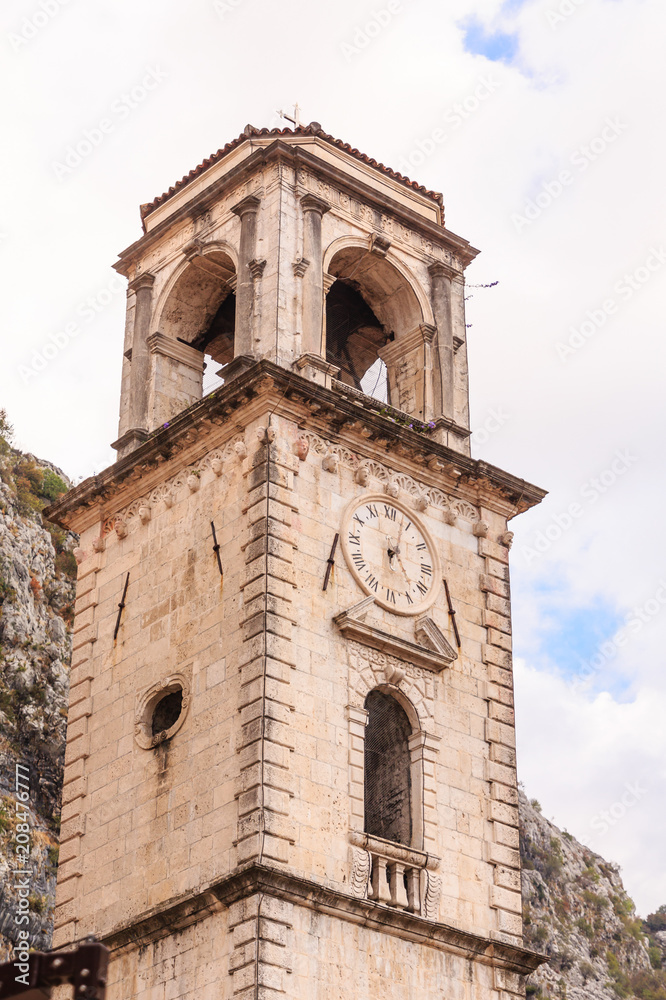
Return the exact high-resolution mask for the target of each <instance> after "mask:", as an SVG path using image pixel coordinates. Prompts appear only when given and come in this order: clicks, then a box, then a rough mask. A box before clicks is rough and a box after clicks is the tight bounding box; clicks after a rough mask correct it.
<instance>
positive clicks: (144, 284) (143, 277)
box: [127, 271, 155, 292]
mask: <svg viewBox="0 0 666 1000" xmlns="http://www.w3.org/2000/svg"><path fill="white" fill-rule="evenodd" d="M154 284H155V275H154V274H151V273H150V272H149V271H143V272H142V273H141V274H137V276H136V278H134V279H133V280H132V281H130V283H129V285H128V286H127V287H128V288H129V290H130V291H131V292H139V291H141V289H142V288H152V287H153V285H154Z"/></svg>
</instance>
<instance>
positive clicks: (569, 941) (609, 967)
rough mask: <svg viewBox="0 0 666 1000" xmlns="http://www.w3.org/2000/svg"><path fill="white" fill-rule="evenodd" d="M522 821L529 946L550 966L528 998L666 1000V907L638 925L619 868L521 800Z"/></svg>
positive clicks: (534, 803) (535, 977)
mask: <svg viewBox="0 0 666 1000" xmlns="http://www.w3.org/2000/svg"><path fill="white" fill-rule="evenodd" d="M520 818H521V826H522V831H521V838H520V851H521V857H522V863H523V914H524V922H525V940H526V943H527V944H528V945H530V946H532V947H533V948H534V949H535V950H536V951H541V952H544V953H545V954H546V955H548V958H549V963H548V965H546V966H543V967H542V968H541V969H540V970H539V971H538V972H536V973H535V974H534V975H533V976H531V977H530V984H529V985H528V989H527V995H528V997H558V998H560V997H566V998H567V1000H617V998H618V997H620V998H622V997H627V998H631V997H636V998H639V1000H666V906H665V907H660V910H659V911H658V912H657V913H654V914H651V915H650V916H649V917H648V919H647V920H646V921H642V920H640V919H638V917H637V916H636V913H635V910H634V904H633V902H632V901H631V899H630V898H629V896H627V894H626V892H625V890H624V886H623V885H622V879H621V878H620V873H619V869H618V868H617V866H616V865H613V864H610V863H608V862H606V861H604V859H603V858H602V857H600V856H599V855H598V854H594V852H593V851H591V850H589V849H588V848H586V847H583V845H582V844H579V843H578V841H577V840H576V839H575V838H574V837H572V836H571V834H569V833H567V832H566V831H562V830H559V829H558V828H557V827H556V826H554V824H553V823H550V822H549V821H548V820H547V819H545V817H544V816H542V815H541V809H540V806H539V803H538V802H537V801H536V800H535V799H532V800H531V802H529V801H528V800H527V798H526V797H525V795H523V794H522V793H521V796H520ZM662 966H663V968H662Z"/></svg>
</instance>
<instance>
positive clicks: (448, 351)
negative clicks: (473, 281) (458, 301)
mask: <svg viewBox="0 0 666 1000" xmlns="http://www.w3.org/2000/svg"><path fill="white" fill-rule="evenodd" d="M428 271H429V273H430V281H431V302H432V309H433V313H434V316H435V325H436V326H437V338H436V344H435V350H436V371H437V373H438V378H437V380H436V382H437V389H436V396H435V404H436V406H437V407H438V409H439V410H440V412H441V414H442V415H443V416H445V417H449V418H450V419H453V389H454V362H453V313H452V301H451V283H452V279H453V277H454V275H455V272H454V271H453V270H452V268H450V267H448V266H447V265H446V264H443V263H441V262H440V261H438V262H436V263H434V264H431V265H430V267H429V268H428Z"/></svg>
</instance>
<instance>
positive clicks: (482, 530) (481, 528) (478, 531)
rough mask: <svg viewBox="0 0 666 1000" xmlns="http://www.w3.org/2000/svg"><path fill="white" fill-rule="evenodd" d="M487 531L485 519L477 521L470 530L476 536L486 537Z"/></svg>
mask: <svg viewBox="0 0 666 1000" xmlns="http://www.w3.org/2000/svg"><path fill="white" fill-rule="evenodd" d="M489 531H490V525H489V524H487V523H486V521H477V522H476V524H475V525H474V527H473V528H472V532H473V534H475V535H476V536H477V538H487V537H488V532H489Z"/></svg>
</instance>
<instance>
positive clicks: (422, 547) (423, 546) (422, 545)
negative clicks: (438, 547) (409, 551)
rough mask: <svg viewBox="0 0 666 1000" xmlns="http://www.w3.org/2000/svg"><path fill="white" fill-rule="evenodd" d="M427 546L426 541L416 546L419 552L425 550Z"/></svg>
mask: <svg viewBox="0 0 666 1000" xmlns="http://www.w3.org/2000/svg"><path fill="white" fill-rule="evenodd" d="M425 548H427V545H426V543H425V542H419V544H418V545H417V546H416V549H417V552H423V550H424V549H425Z"/></svg>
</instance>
